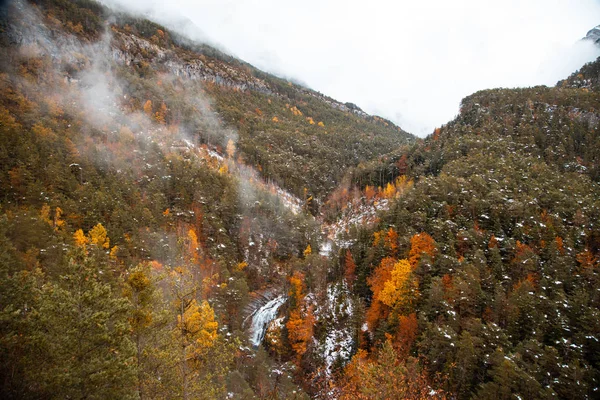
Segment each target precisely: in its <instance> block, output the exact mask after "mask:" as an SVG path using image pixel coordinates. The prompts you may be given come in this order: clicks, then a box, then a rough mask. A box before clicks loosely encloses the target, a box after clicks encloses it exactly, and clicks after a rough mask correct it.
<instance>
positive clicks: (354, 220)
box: [322, 199, 389, 248]
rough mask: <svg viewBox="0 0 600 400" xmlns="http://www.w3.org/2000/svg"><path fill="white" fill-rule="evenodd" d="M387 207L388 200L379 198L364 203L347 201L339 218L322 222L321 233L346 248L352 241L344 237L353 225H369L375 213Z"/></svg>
mask: <svg viewBox="0 0 600 400" xmlns="http://www.w3.org/2000/svg"><path fill="white" fill-rule="evenodd" d="M388 209H389V201H388V200H387V199H381V200H376V201H370V202H365V203H348V207H347V208H346V210H345V211H344V212H343V214H342V216H341V217H340V219H338V220H337V221H336V222H334V223H332V224H323V228H322V229H323V233H324V234H325V235H326V236H327V238H328V239H329V241H331V242H333V243H335V244H336V245H337V246H338V247H339V248H348V247H350V246H351V245H352V241H351V240H348V239H347V238H346V236H347V234H348V233H349V232H350V228H352V227H353V226H357V225H361V226H365V225H370V224H373V223H375V222H376V221H377V213H378V212H380V211H385V210H388Z"/></svg>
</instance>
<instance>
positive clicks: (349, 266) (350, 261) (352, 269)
mask: <svg viewBox="0 0 600 400" xmlns="http://www.w3.org/2000/svg"><path fill="white" fill-rule="evenodd" d="M344 279H345V280H346V284H347V285H348V286H349V287H352V284H353V283H354V280H355V279H356V263H355V262H354V258H353V257H352V253H351V252H350V250H346V256H345V257H344Z"/></svg>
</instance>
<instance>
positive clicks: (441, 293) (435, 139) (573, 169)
mask: <svg viewBox="0 0 600 400" xmlns="http://www.w3.org/2000/svg"><path fill="white" fill-rule="evenodd" d="M599 64H600V60H597V61H596V62H594V63H590V64H588V65H586V66H584V67H583V68H582V69H581V71H579V72H578V73H575V74H574V75H573V76H572V77H571V78H569V79H568V80H566V81H563V83H562V84H560V85H559V86H557V87H555V88H547V87H535V88H529V89H494V90H486V91H481V92H478V93H475V94H473V95H471V96H469V97H467V98H465V99H464V100H463V102H462V106H461V113H460V115H459V116H458V117H457V118H456V119H455V120H453V121H451V122H450V123H448V124H447V125H445V126H443V127H441V128H440V129H437V130H436V132H435V133H434V134H433V135H431V136H430V137H428V138H427V139H425V140H424V141H423V142H420V143H417V144H416V145H414V146H413V147H412V148H409V149H403V150H401V151H400V154H397V155H396V156H391V158H390V160H388V161H387V162H386V163H384V164H380V165H379V166H373V169H374V170H375V171H377V170H380V171H384V173H383V174H381V175H382V176H386V175H387V176H388V177H390V178H391V179H394V178H395V176H396V175H398V174H400V171H402V173H404V174H406V175H407V176H408V177H410V178H413V179H415V184H414V186H412V188H409V189H408V190H404V191H403V192H402V194H398V195H397V196H398V197H397V199H396V200H395V201H393V202H392V203H391V205H390V206H389V211H387V212H386V213H383V214H381V215H380V222H379V223H378V224H377V225H375V226H374V227H372V228H371V229H368V230H366V231H359V234H358V235H357V236H356V238H355V239H354V240H355V243H354V244H353V245H352V246H351V247H350V251H351V252H350V254H351V258H349V256H346V257H345V261H343V262H342V263H345V264H346V265H348V264H349V263H350V265H351V266H352V268H351V270H352V271H353V272H352V275H351V276H353V277H354V278H352V279H353V286H352V291H351V293H353V294H355V295H357V296H359V297H360V298H362V299H363V301H364V303H363V304H365V307H366V312H365V315H366V316H365V317H364V318H365V320H366V322H367V323H368V324H367V326H365V328H366V330H365V333H364V335H360V334H359V335H357V336H356V337H355V341H356V343H357V345H358V347H359V348H362V349H365V350H371V351H373V356H372V358H371V361H370V362H372V363H373V365H374V366H376V365H379V366H382V365H384V364H383V363H384V360H383V359H381V358H378V357H377V353H378V352H379V353H380V354H381V352H382V351H384V350H383V349H384V348H385V343H386V341H389V342H390V343H391V344H393V346H395V347H396V353H395V354H396V355H395V357H397V362H400V363H406V364H407V365H409V364H410V363H409V360H410V357H407V355H409V356H414V357H418V359H419V360H420V364H421V365H422V366H423V369H424V370H425V371H428V373H429V376H434V377H435V376H440V377H443V379H442V382H438V383H437V384H438V387H439V388H443V389H444V390H445V391H446V392H447V393H452V394H453V395H455V396H457V397H458V398H465V399H466V398H490V399H491V398H494V399H496V398H506V399H508V398H514V397H518V398H556V397H558V398H572V397H578V398H593V397H595V393H596V392H597V390H598V388H599V387H600V380H599V379H600V373H599V371H600V364H599V363H598V360H599V359H598V356H597V355H598V350H599V348H598V344H597V334H598V332H599V327H598V325H597V323H596V322H595V321H596V320H597V318H598V316H597V312H598V306H599V305H600V304H599V303H598V302H599V301H600V297H599V296H598V293H599V286H598V285H599V281H598V267H599V263H598V260H599V259H600V242H599V239H600V226H598V224H597V221H598V218H599V217H600V214H599V210H600V202H599V201H600V200H599V199H600V186H599V185H598V178H599V177H598V164H599V159H598V155H599V153H598V151H599V149H600V142H599V141H598V140H599V137H600V127H599V121H600V119H599V116H600V115H599V111H600V93H599V92H598V91H597V90H595V87H594V86H593V85H587V84H586V86H585V87H581V82H590V79H593V78H594V77H595V74H596V71H597V68H598V65H599ZM377 176H378V174H377V173H367V172H366V171H365V172H364V173H363V174H355V176H354V181H355V182H357V183H359V182H360V183H362V184H363V185H365V184H366V185H373V184H375V185H377V184H378V183H377V180H375V181H373V180H370V178H371V177H377ZM388 179H389V178H388ZM402 259H408V260H409V262H410V265H411V270H410V271H411V272H410V275H409V276H411V277H412V278H411V279H414V282H415V283H414V285H416V287H415V289H414V290H413V291H412V292H410V291H407V290H406V287H405V286H402V285H405V284H406V283H404V284H402V283H399V281H397V280H394V279H396V278H393V277H394V275H393V274H394V273H393V272H391V271H394V269H395V268H399V267H397V266H398V265H401V264H399V262H400V261H401V260H402ZM348 260H352V261H351V262H350V261H348ZM342 272H343V270H342ZM346 274H347V273H346ZM386 274H387V275H386ZM390 274H391V275H390ZM338 279H343V278H341V277H339V278H338ZM346 279H348V278H346ZM378 282H379V283H378ZM409 282H410V281H409ZM398 284H400V286H399V287H397V288H396V289H395V290H397V291H398V292H396V293H403V294H402V296H403V297H400V298H399V299H398V300H389V299H390V298H389V297H386V296H389V295H384V294H385V293H388V292H386V290H388V289H386V288H388V287H390V286H389V285H398ZM403 287H404V288H405V289H402V288H403ZM382 288H384V289H382ZM391 299H394V297H391ZM400 299H403V301H400ZM407 300H408V301H407ZM411 318H414V319H413V321H414V322H410V321H411ZM374 344H375V345H374ZM381 346H383V347H381ZM378 348H381V349H382V350H377V349H378ZM356 357H358V356H355V358H356ZM363 357H364V356H363ZM356 362H359V359H353V361H352V362H351V363H350V364H349V367H347V368H346V376H347V378H346V380H345V381H344V380H343V382H346V383H345V385H346V386H345V388H344V389H343V390H342V391H341V394H342V397H344V396H348V398H351V397H352V396H356V395H357V393H358V394H359V395H360V394H363V395H364V394H366V393H368V392H367V391H368V390H376V389H375V388H376V387H377V385H383V386H385V384H386V383H385V381H382V380H379V379H380V378H379V377H377V376H376V375H371V377H372V379H375V382H378V383H375V384H374V386H369V385H364V384H362V386H361V381H358V382H354V381H353V379H356V373H355V372H354V370H353V369H352V368H355V367H352V366H353V365H355V363H356ZM360 362H362V361H360ZM362 379H365V378H362ZM381 390H384V389H381Z"/></svg>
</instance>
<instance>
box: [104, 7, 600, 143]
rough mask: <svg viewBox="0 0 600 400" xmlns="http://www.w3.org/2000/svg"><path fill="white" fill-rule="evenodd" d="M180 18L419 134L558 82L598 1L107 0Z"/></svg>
mask: <svg viewBox="0 0 600 400" xmlns="http://www.w3.org/2000/svg"><path fill="white" fill-rule="evenodd" d="M104 2H105V3H108V4H112V5H115V4H118V5H121V6H122V7H126V8H128V9H129V10H134V11H137V12H140V13H144V14H146V15H147V16H148V17H150V18H152V19H155V20H158V21H159V22H161V23H163V24H166V25H170V26H172V27H176V28H179V30H182V31H184V33H186V34H188V35H189V36H192V37H193V38H196V39H199V40H202V41H205V42H208V43H211V44H214V45H217V46H219V47H221V48H224V49H226V50H228V51H229V52H230V53H232V54H234V55H236V56H238V57H240V58H242V59H244V60H246V61H248V62H250V63H251V64H254V65H255V66H257V67H259V68H261V69H264V70H266V71H269V72H272V73H275V74H277V75H279V76H282V77H286V78H290V79H294V80H297V81H301V82H305V83H306V84H307V85H308V86H310V87H311V88H313V89H315V90H318V91H320V92H323V93H325V94H327V95H330V96H332V97H334V98H336V99H338V100H341V101H344V102H345V101H351V102H354V103H356V104H358V105H359V106H361V107H362V108H363V109H364V110H365V111H367V112H370V113H375V114H379V115H381V116H384V117H387V118H389V119H391V120H393V121H394V122H396V123H397V124H399V125H400V126H402V127H403V128H404V129H406V130H408V131H410V132H413V133H415V134H417V135H419V136H425V135H426V134H428V133H430V132H431V131H432V130H433V128H434V127H436V126H439V125H441V124H443V123H445V122H447V121H449V120H450V119H451V118H453V116H454V115H455V114H456V113H457V112H458V105H459V102H460V100H461V99H462V98H463V97H464V96H467V95H469V94H470V93H472V92H474V91H477V90H481V89H486V88H492V87H517V86H533V85H540V84H545V85H553V84H555V83H556V81H558V80H559V79H562V78H565V77H566V76H567V75H568V74H569V73H571V72H573V71H574V70H575V69H577V68H579V67H580V66H581V65H582V64H583V63H585V62H587V61H591V60H593V59H594V58H595V57H597V56H599V55H600V50H599V49H598V48H596V47H594V46H593V45H592V44H591V43H586V44H576V43H577V41H578V40H579V39H580V38H581V37H583V36H584V35H585V34H586V32H587V30H589V29H591V28H592V27H593V26H595V25H596V24H598V23H600V20H598V19H597V16H598V15H600V2H599V1H598V0H577V1H572V2H559V1H551V2H548V1H544V0H530V1H527V2H523V1H516V0H508V1H503V2H481V1H477V0H459V1H456V2H447V1H442V0H428V1H422V2H385V1H383V0H372V1H369V2H365V1H352V0H345V1H342V0H329V1H323V0H307V1H304V2H294V3H290V4H287V3H285V2H284V3H282V2H279V1H275V0H245V1H242V0H174V1H171V2H168V3H164V2H161V1H158V0H127V1H125V0H104Z"/></svg>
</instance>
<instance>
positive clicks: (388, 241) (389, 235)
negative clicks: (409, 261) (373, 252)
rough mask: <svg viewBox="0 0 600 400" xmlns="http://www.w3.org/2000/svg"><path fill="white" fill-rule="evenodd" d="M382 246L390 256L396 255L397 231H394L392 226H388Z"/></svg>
mask: <svg viewBox="0 0 600 400" xmlns="http://www.w3.org/2000/svg"><path fill="white" fill-rule="evenodd" d="M384 246H385V248H386V249H387V250H388V251H389V252H390V254H391V255H392V257H396V255H397V253H398V232H396V231H395V230H394V228H390V229H388V231H387V232H386V234H385V238H384Z"/></svg>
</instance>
